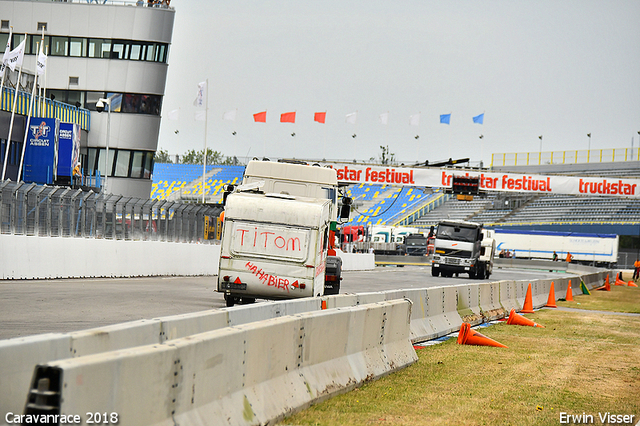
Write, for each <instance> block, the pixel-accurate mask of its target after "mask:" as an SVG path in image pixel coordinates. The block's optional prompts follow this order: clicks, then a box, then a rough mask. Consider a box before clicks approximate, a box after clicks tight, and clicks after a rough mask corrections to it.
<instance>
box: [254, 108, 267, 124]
mask: <svg viewBox="0 0 640 426" xmlns="http://www.w3.org/2000/svg"><path fill="white" fill-rule="evenodd" d="M253 121H255V122H256V123H266V122H267V111H262V112H257V113H255V114H253Z"/></svg>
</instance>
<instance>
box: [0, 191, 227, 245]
mask: <svg viewBox="0 0 640 426" xmlns="http://www.w3.org/2000/svg"><path fill="white" fill-rule="evenodd" d="M221 211H222V208H221V207H217V206H210V205H202V204H184V203H179V202H172V201H165V200H151V199H146V200H145V199H140V198H133V197H123V196H120V195H109V194H106V195H105V194H102V193H95V192H92V191H90V192H85V191H82V190H80V189H72V188H69V187H60V186H46V185H44V186H43V185H36V184H34V183H30V184H28V183H24V182H12V181H9V180H7V181H4V182H0V233H2V234H14V235H28V236H46V237H84V238H106V239H114V240H128V241H145V240H149V241H168V242H186V243H190V242H213V241H214V238H215V236H216V235H218V234H219V227H220V225H219V224H218V221H217V220H216V219H217V217H218V216H219V215H220V212H221ZM205 222H206V223H208V224H210V225H209V226H208V228H207V229H206V230H205ZM205 235H206V236H207V238H205Z"/></svg>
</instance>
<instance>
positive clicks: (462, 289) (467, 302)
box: [453, 283, 485, 325]
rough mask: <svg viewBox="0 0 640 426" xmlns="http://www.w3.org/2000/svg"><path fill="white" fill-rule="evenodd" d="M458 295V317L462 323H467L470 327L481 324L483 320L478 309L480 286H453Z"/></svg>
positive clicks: (474, 284)
mask: <svg viewBox="0 0 640 426" xmlns="http://www.w3.org/2000/svg"><path fill="white" fill-rule="evenodd" d="M453 287H454V288H455V289H456V291H457V293H458V295H457V296H458V306H457V308H458V315H460V318H461V319H462V322H468V323H469V324H471V325H477V324H482V323H483V322H484V321H485V319H484V316H483V315H482V310H481V309H480V285H479V284H477V283H473V284H459V285H455V286H453Z"/></svg>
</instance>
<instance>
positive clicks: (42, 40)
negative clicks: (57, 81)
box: [34, 26, 47, 117]
mask: <svg viewBox="0 0 640 426" xmlns="http://www.w3.org/2000/svg"><path fill="white" fill-rule="evenodd" d="M43 50H44V26H43V27H42V37H41V38H40V50H39V52H38V57H37V59H36V71H37V68H38V67H37V61H39V60H40V53H42V51H43ZM44 72H45V73H46V72H47V68H46V66H45V68H44ZM41 92H42V84H40V86H38V101H37V102H36V110H37V114H38V117H42V108H41V104H42V103H41V102H40V100H41V99H42V94H41ZM35 115H36V114H35V113H34V116H35Z"/></svg>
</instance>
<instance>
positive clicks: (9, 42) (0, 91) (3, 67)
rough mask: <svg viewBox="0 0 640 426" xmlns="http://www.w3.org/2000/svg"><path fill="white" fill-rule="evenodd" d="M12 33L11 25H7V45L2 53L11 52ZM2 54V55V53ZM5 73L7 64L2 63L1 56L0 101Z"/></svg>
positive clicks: (0, 99) (0, 100)
mask: <svg viewBox="0 0 640 426" xmlns="http://www.w3.org/2000/svg"><path fill="white" fill-rule="evenodd" d="M12 34H13V26H11V27H9V38H8V39H7V47H6V48H5V49H4V54H5V55H6V54H7V53H9V52H11V36H12ZM3 56H4V55H3ZM6 73H7V64H5V63H4V57H3V58H2V81H0V97H1V98H0V102H2V98H3V97H4V96H3V95H4V76H5V75H6Z"/></svg>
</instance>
